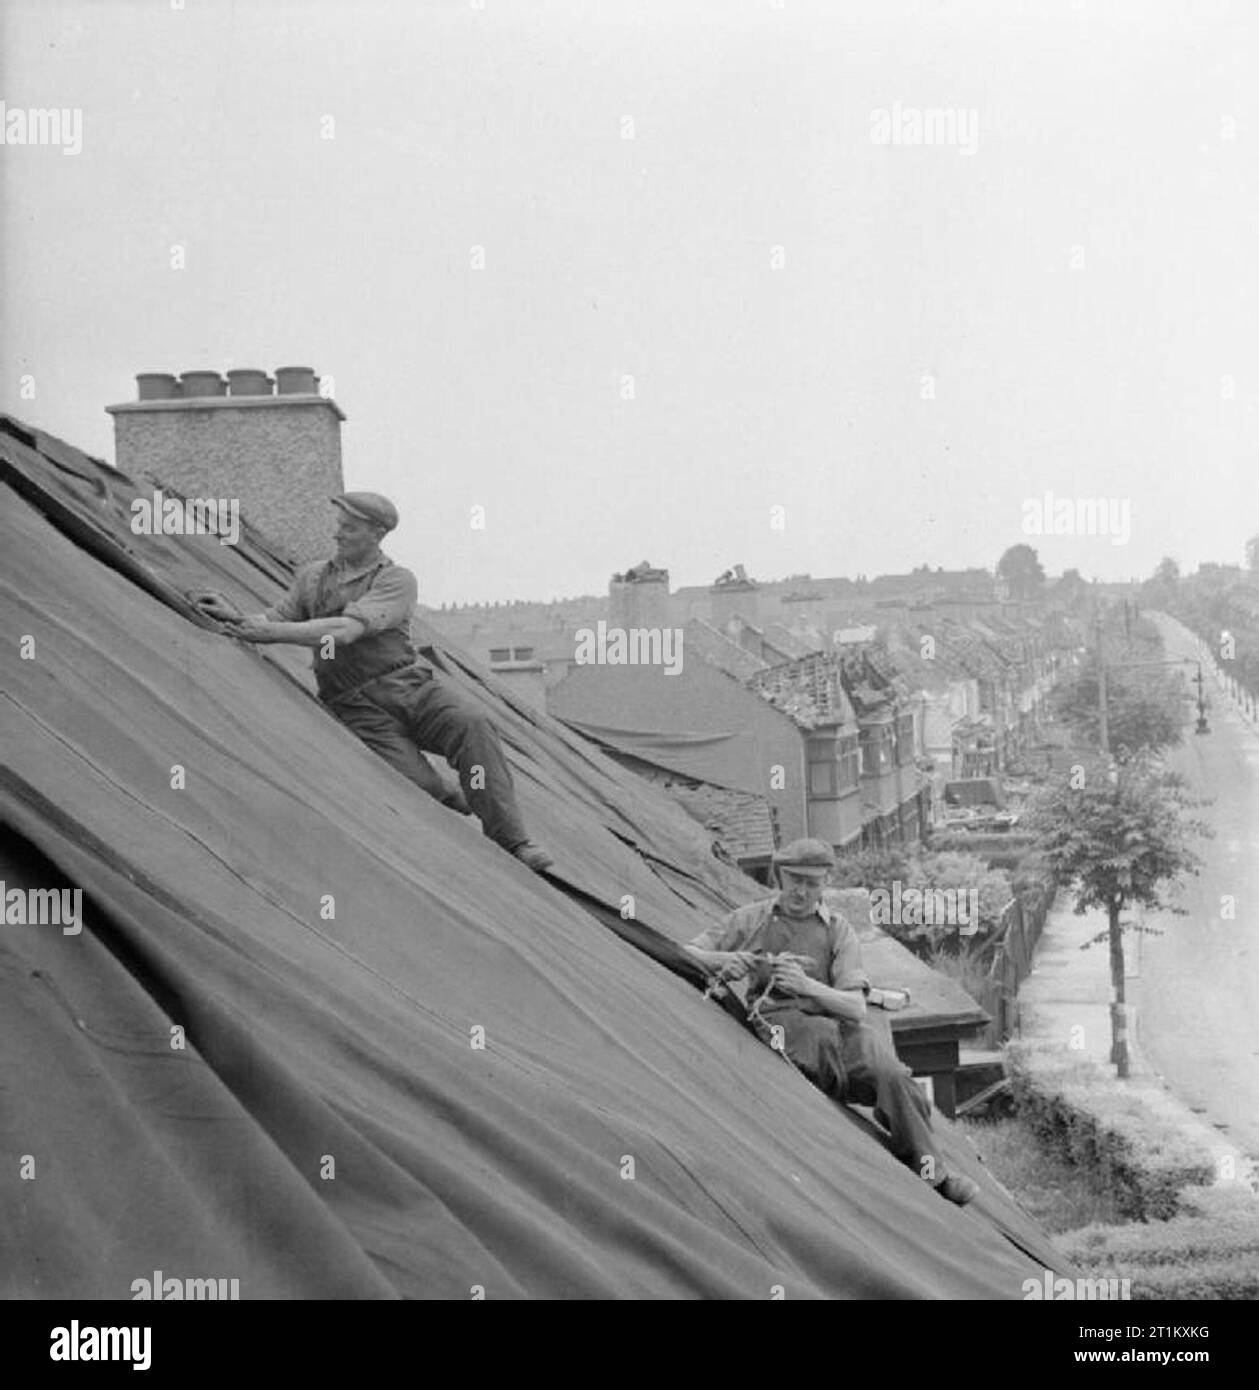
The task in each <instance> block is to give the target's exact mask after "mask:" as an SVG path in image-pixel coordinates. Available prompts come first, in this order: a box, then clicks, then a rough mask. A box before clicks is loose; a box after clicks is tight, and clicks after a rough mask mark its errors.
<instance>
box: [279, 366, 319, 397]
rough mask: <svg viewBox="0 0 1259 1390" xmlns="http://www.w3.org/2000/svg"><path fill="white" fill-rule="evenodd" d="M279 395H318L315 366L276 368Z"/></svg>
mask: <svg viewBox="0 0 1259 1390" xmlns="http://www.w3.org/2000/svg"><path fill="white" fill-rule="evenodd" d="M275 392H276V395H277V396H317V395H318V394H319V392H318V389H317V388H316V386H315V369H314V368H313V367H277V368H276V369H275Z"/></svg>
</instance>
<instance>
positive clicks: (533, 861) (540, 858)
mask: <svg viewBox="0 0 1259 1390" xmlns="http://www.w3.org/2000/svg"><path fill="white" fill-rule="evenodd" d="M512 853H513V854H514V855H515V856H516V858H517V859H519V860H520V862H521V863H522V864H523V865H524V866H525V867H526V868H528V869H532V870H533V871H534V873H535V874H540V873H542V872H543V871H544V870H546V869H549V868H551V866H552V865H553V864H554V863H555V860H554V859H552V858H551V856H550V855H549V854H548V853H547V852H546V850H544V849H542V848H540V847H539V846H538V845H535V844H534V843H533V841H532V840H521V842H520V843H519V844H518V845H516V846H514V847H513V849H512Z"/></svg>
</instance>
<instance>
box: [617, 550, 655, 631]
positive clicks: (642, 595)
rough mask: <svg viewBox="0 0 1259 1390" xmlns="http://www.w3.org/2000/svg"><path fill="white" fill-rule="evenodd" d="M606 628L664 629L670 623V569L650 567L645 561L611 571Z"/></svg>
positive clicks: (627, 629)
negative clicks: (617, 570)
mask: <svg viewBox="0 0 1259 1390" xmlns="http://www.w3.org/2000/svg"><path fill="white" fill-rule="evenodd" d="M608 599H609V602H608V610H609V614H610V616H609V619H608V626H609V627H620V628H624V629H625V630H626V631H627V632H628V631H629V629H630V628H633V627H639V628H642V627H646V628H653V627H658V628H662V629H663V628H666V627H669V626H670V622H669V571H668V570H660V569H653V568H652V567H651V566H650V565H649V564H648V563H647V561H646V560H644V561H643V562H642V563H641V564H638V565H635V566H634V567H633V568H632V569H628V570H626V571H625V573H624V574H614V575H613V576H612V579H611V582H610V583H609V584H608Z"/></svg>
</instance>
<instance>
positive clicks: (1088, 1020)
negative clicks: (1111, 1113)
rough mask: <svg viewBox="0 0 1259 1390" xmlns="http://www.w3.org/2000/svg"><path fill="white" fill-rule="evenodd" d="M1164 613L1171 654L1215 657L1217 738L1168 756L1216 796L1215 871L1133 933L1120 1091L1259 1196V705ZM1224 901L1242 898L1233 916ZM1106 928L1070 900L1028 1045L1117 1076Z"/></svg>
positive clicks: (1198, 789) (1208, 854) (1031, 1001)
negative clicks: (1100, 938)
mask: <svg viewBox="0 0 1259 1390" xmlns="http://www.w3.org/2000/svg"><path fill="white" fill-rule="evenodd" d="M1151 616H1152V617H1154V619H1155V621H1156V622H1157V623H1158V625H1159V626H1160V628H1161V629H1162V630H1163V636H1164V641H1165V643H1166V649H1167V654H1168V655H1169V656H1171V657H1184V656H1194V657H1196V656H1198V655H1200V654H1201V655H1202V657H1203V664H1204V668H1205V670H1206V673H1207V676H1208V681H1207V687H1208V699H1209V702H1210V710H1209V720H1210V724H1211V733H1210V734H1207V735H1203V736H1198V735H1196V734H1194V733H1193V732H1192V724H1190V725H1189V726H1188V727H1187V728H1186V732H1185V738H1184V742H1183V743H1182V744H1181V745H1180V747H1178V748H1174V749H1170V750H1169V751H1168V755H1167V762H1168V764H1169V765H1170V766H1172V767H1174V768H1176V770H1177V771H1180V772H1181V773H1182V774H1183V775H1184V776H1185V777H1186V778H1187V780H1188V782H1189V784H1190V790H1191V792H1192V793H1194V794H1196V795H1199V796H1206V797H1209V798H1210V799H1211V804H1210V805H1208V806H1205V807H1201V808H1199V809H1198V810H1197V811H1196V813H1195V814H1197V815H1199V816H1201V818H1202V819H1204V820H1206V821H1208V822H1209V823H1210V824H1211V825H1212V826H1213V828H1214V830H1215V838H1214V839H1210V840H1199V841H1196V842H1194V848H1195V850H1196V851H1197V852H1198V853H1199V854H1200V855H1201V857H1202V859H1203V867H1202V871H1201V873H1200V874H1199V875H1198V876H1197V877H1195V878H1190V879H1187V880H1186V881H1185V883H1184V884H1183V885H1181V886H1180V887H1179V888H1178V889H1177V891H1176V893H1175V895H1174V898H1175V901H1177V903H1178V905H1179V906H1181V907H1182V908H1184V909H1185V912H1186V915H1179V914H1173V913H1169V912H1157V913H1155V912H1151V913H1149V914H1143V913H1142V912H1141V910H1140V909H1135V910H1134V911H1133V912H1131V913H1130V914H1127V915H1129V916H1132V917H1135V919H1136V920H1137V921H1140V922H1143V923H1144V924H1146V925H1148V926H1151V927H1155V928H1157V929H1158V930H1159V931H1160V932H1161V933H1162V934H1161V935H1158V936H1147V935H1144V934H1141V933H1134V932H1125V934H1124V955H1125V962H1126V966H1127V970H1126V977H1125V991H1124V992H1125V995H1126V998H1127V1001H1128V1045H1129V1059H1130V1071H1131V1075H1130V1076H1129V1078H1128V1080H1127V1081H1120V1080H1119V1079H1118V1077H1116V1078H1115V1083H1114V1084H1115V1085H1116V1086H1117V1087H1123V1088H1124V1089H1125V1090H1126V1091H1127V1092H1128V1093H1129V1094H1134V1095H1137V1096H1139V1097H1140V1099H1141V1101H1142V1103H1143V1105H1144V1106H1145V1107H1146V1108H1147V1109H1148V1110H1149V1111H1150V1112H1151V1113H1152V1114H1154V1115H1158V1116H1160V1117H1161V1118H1162V1119H1163V1120H1164V1121H1165V1122H1166V1123H1167V1124H1168V1125H1169V1126H1174V1127H1175V1128H1177V1129H1179V1130H1180V1131H1181V1132H1182V1134H1184V1135H1185V1137H1186V1138H1188V1139H1190V1140H1191V1141H1192V1142H1193V1143H1194V1144H1195V1145H1196V1146H1197V1147H1198V1148H1199V1149H1200V1150H1201V1151H1202V1152H1203V1154H1204V1155H1207V1156H1209V1158H1210V1161H1211V1162H1212V1164H1213V1167H1214V1169H1215V1173H1216V1182H1217V1184H1223V1183H1225V1182H1227V1181H1229V1180H1228V1179H1225V1178H1224V1177H1223V1176H1222V1175H1223V1174H1224V1173H1226V1172H1228V1171H1230V1167H1229V1166H1228V1165H1227V1164H1226V1162H1225V1160H1226V1159H1231V1160H1232V1165H1231V1171H1233V1172H1235V1173H1236V1174H1237V1175H1238V1177H1237V1179H1235V1181H1242V1182H1245V1183H1247V1184H1248V1185H1249V1186H1250V1187H1251V1189H1252V1190H1254V1191H1259V913H1257V912H1255V911H1254V910H1253V907H1252V904H1254V903H1256V902H1259V718H1257V716H1259V710H1257V709H1256V707H1255V705H1254V703H1253V702H1252V701H1250V700H1249V699H1248V697H1246V696H1244V695H1242V694H1241V693H1240V692H1238V691H1237V690H1236V689H1235V687H1234V685H1233V683H1232V682H1231V681H1230V680H1229V678H1228V676H1227V673H1226V671H1225V670H1221V669H1220V666H1218V665H1217V664H1216V662H1215V661H1214V660H1212V658H1211V656H1210V654H1209V653H1206V652H1205V651H1203V649H1202V647H1201V644H1200V643H1199V642H1198V641H1197V639H1196V638H1194V637H1193V635H1192V634H1191V633H1189V632H1188V631H1187V630H1186V629H1185V628H1184V627H1183V626H1181V624H1179V623H1177V622H1175V621H1174V620H1173V619H1171V618H1169V617H1167V616H1166V615H1164V614H1153V615H1151ZM1222 894H1230V895H1231V896H1232V897H1233V898H1234V899H1235V901H1236V904H1237V912H1236V915H1235V917H1234V918H1233V919H1231V920H1225V919H1224V918H1223V917H1222V915H1221V912H1220V904H1221V900H1222V898H1221V895H1222ZM1105 928H1106V918H1105V914H1104V913H1103V912H1101V911H1100V910H1095V911H1091V912H1088V913H1086V914H1084V915H1083V916H1077V915H1076V914H1075V913H1074V912H1073V910H1072V907H1071V896H1070V894H1069V893H1067V892H1065V891H1064V892H1061V893H1059V895H1058V899H1057V902H1056V903H1055V905H1054V908H1053V909H1052V910H1051V912H1050V914H1049V916H1048V918H1047V919H1046V922H1045V928H1044V932H1043V934H1042V936H1041V940H1040V943H1039V944H1038V946H1037V950H1036V956H1035V963H1034V968H1033V970H1032V973H1031V975H1030V976H1029V977H1028V978H1027V980H1026V981H1025V982H1024V984H1023V986H1022V988H1021V989H1020V990H1019V1005H1020V1021H1021V1024H1022V1035H1023V1036H1024V1037H1029V1038H1036V1039H1039V1040H1041V1041H1044V1042H1047V1043H1050V1044H1052V1045H1054V1046H1061V1047H1062V1048H1063V1049H1064V1051H1065V1052H1066V1053H1067V1059H1068V1060H1079V1059H1081V1058H1087V1059H1089V1060H1091V1061H1093V1062H1096V1063H1098V1064H1099V1065H1100V1066H1101V1067H1102V1068H1103V1069H1104V1070H1106V1071H1108V1072H1109V1073H1110V1074H1111V1075H1112V1076H1113V1075H1114V1068H1113V1065H1112V1064H1111V1062H1110V1034H1111V1030H1110V959H1109V954H1108V952H1107V949H1106V946H1105V944H1104V943H1102V944H1099V945H1097V946H1094V947H1092V948H1091V949H1089V950H1087V951H1083V950H1081V949H1080V947H1081V946H1082V945H1083V944H1084V943H1085V942H1086V941H1088V940H1089V939H1090V938H1091V937H1093V936H1096V935H1097V934H1098V933H1100V932H1103V931H1104V930H1105ZM1073 1030H1074V1031H1073ZM1073 1044H1074V1045H1073Z"/></svg>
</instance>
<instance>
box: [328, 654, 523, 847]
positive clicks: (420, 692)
mask: <svg viewBox="0 0 1259 1390" xmlns="http://www.w3.org/2000/svg"><path fill="white" fill-rule="evenodd" d="M325 703H326V705H327V708H328V709H329V710H331V712H332V713H333V714H335V715H336V717H337V718H338V719H339V720H340V721H341V722H342V723H343V724H344V725H346V727H347V728H350V729H352V730H353V731H354V732H355V733H356V734H357V735H358V736H359V738H361V739H362V740H363V742H364V743H365V744H367V746H368V747H369V748H370V749H371V750H372V752H373V753H379V754H380V756H381V757H382V758H384V760H385V761H386V762H387V763H389V764H390V765H391V766H393V767H395V768H397V770H398V771H399V772H400V773H402V775H403V776H404V777H408V778H410V780H411V781H412V782H415V783H417V784H418V785H419V786H421V787H423V788H424V790H425V791H426V792H428V794H429V795H430V796H433V797H436V798H437V800H438V801H441V802H444V803H445V804H446V805H449V806H453V807H454V808H455V809H456V810H466V809H467V807H471V808H472V810H473V811H474V812H475V813H476V814H477V815H478V816H479V817H480V820H481V828H482V829H483V830H484V831H485V833H486V835H488V836H489V838H490V839H491V840H494V841H495V842H496V843H498V844H500V845H502V846H503V847H504V848H505V849H514V848H515V847H516V846H517V845H519V844H521V843H523V841H525V840H526V839H528V836H527V835H526V833H525V827H524V823H523V821H522V820H521V818H520V811H519V808H518V807H517V805H516V789H515V786H514V785H513V783H512V779H511V769H510V768H509V767H508V766H507V759H506V757H505V756H504V755H503V747H502V744H501V743H499V741H498V734H497V733H496V732H495V731H494V726H493V724H491V723H490V721H489V719H488V717H487V716H486V715H485V714H484V713H482V711H481V710H480V709H479V708H478V707H477V706H476V705H474V704H473V703H472V702H471V701H470V700H468V699H467V698H466V697H465V696H463V695H462V694H461V693H460V692H459V691H458V690H456V689H455V688H454V687H453V686H451V685H450V684H448V683H447V682H446V681H444V680H442V678H441V677H440V676H437V675H432V674H430V673H429V672H428V671H425V670H423V669H421V668H420V667H418V666H409V667H407V668H406V669H405V670H402V671H395V672H394V673H393V674H392V675H388V676H381V677H379V678H378V679H377V680H374V681H372V682H370V683H369V684H368V685H365V686H363V687H362V689H360V690H358V691H356V692H355V693H354V694H353V695H349V696H345V697H342V698H340V699H335V700H329V701H326V702H325ZM421 749H425V750H427V751H428V752H431V753H440V754H441V756H442V757H443V758H445V759H446V761H447V762H448V763H449V764H450V765H451V766H452V767H453V768H454V769H455V771H456V772H457V773H458V774H459V784H460V786H461V787H462V788H463V796H464V797H465V798H466V801H467V805H466V806H464V805H462V804H461V803H460V798H459V797H458V796H457V795H456V794H454V793H452V791H451V789H450V788H449V787H447V786H446V784H445V783H444V782H443V781H442V779H441V777H440V776H439V775H438V772H437V769H436V768H434V767H433V765H432V764H431V763H430V762H429V761H428V759H427V758H425V757H424V755H423V753H421V752H420V750H421Z"/></svg>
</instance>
